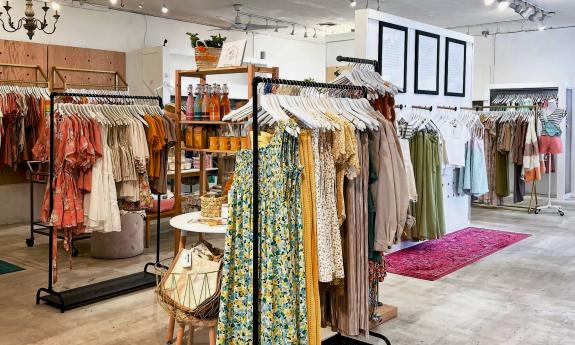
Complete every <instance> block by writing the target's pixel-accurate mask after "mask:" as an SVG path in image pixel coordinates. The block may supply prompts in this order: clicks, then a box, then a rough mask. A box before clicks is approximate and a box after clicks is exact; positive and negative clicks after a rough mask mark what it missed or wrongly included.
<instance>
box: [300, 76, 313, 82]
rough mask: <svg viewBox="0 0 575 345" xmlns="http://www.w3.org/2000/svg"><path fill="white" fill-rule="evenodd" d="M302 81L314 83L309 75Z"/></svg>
mask: <svg viewBox="0 0 575 345" xmlns="http://www.w3.org/2000/svg"><path fill="white" fill-rule="evenodd" d="M303 81H304V82H306V83H315V79H313V78H311V77H308V78H305V79H304V80H303Z"/></svg>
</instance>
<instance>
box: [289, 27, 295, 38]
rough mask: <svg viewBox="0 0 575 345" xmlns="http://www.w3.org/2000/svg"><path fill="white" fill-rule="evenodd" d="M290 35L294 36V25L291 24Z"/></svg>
mask: <svg viewBox="0 0 575 345" xmlns="http://www.w3.org/2000/svg"><path fill="white" fill-rule="evenodd" d="M290 35H292V36H293V35H295V24H292V26H291V34H290Z"/></svg>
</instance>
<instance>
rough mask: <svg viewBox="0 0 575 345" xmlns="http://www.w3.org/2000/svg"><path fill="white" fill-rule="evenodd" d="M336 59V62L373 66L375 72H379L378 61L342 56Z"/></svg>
mask: <svg viewBox="0 0 575 345" xmlns="http://www.w3.org/2000/svg"><path fill="white" fill-rule="evenodd" d="M335 59H336V61H339V62H352V63H358V64H364V65H372V66H373V69H374V70H375V71H377V70H378V67H379V62H378V61H377V60H369V59H360V58H354V57H347V56H341V55H339V56H338V57H336V58H335Z"/></svg>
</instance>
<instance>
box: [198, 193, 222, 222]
mask: <svg viewBox="0 0 575 345" xmlns="http://www.w3.org/2000/svg"><path fill="white" fill-rule="evenodd" d="M227 199H228V196H227V195H224V196H203V197H201V201H202V217H206V218H219V217H221V216H222V205H223V204H225V203H226V201H227Z"/></svg>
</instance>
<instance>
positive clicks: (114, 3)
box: [110, 0, 118, 5]
mask: <svg viewBox="0 0 575 345" xmlns="http://www.w3.org/2000/svg"><path fill="white" fill-rule="evenodd" d="M110 3H111V4H112V5H116V4H117V3H118V0H110Z"/></svg>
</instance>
